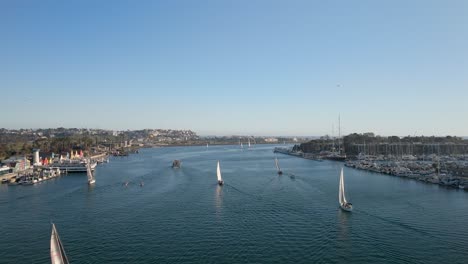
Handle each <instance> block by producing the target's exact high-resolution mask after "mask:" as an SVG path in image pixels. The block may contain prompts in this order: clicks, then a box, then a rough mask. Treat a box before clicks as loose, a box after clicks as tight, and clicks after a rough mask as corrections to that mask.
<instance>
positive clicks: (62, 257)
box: [50, 224, 69, 264]
mask: <svg viewBox="0 0 468 264" xmlns="http://www.w3.org/2000/svg"><path fill="white" fill-rule="evenodd" d="M50 260H51V262H52V264H68V263H69V262H68V258H67V254H65V250H64V249H63V245H62V241H60V237H59V235H58V232H57V229H55V224H52V234H51V235H50Z"/></svg>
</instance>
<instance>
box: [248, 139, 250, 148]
mask: <svg viewBox="0 0 468 264" xmlns="http://www.w3.org/2000/svg"><path fill="white" fill-rule="evenodd" d="M248 140H249V148H250V138H249V139H248Z"/></svg>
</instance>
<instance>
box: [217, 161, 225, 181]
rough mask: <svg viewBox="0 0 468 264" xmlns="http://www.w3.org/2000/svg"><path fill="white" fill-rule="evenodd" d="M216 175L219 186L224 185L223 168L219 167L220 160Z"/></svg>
mask: <svg viewBox="0 0 468 264" xmlns="http://www.w3.org/2000/svg"><path fill="white" fill-rule="evenodd" d="M216 175H217V176H218V184H219V185H223V184H224V181H223V178H222V177H221V168H220V167H219V160H218V166H217V168H216Z"/></svg>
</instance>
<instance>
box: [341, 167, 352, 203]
mask: <svg viewBox="0 0 468 264" xmlns="http://www.w3.org/2000/svg"><path fill="white" fill-rule="evenodd" d="M338 200H339V202H340V207H341V209H343V210H345V211H347V212H351V211H352V210H353V204H351V203H349V202H348V201H347V200H346V196H345V189H344V175H343V168H341V173H340V187H339V191H338Z"/></svg>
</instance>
